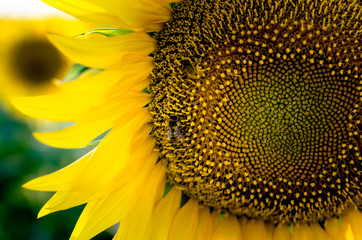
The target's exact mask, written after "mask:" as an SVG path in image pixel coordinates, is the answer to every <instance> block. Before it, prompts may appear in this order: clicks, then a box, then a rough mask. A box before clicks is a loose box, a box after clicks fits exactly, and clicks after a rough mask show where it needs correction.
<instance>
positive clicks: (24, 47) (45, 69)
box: [12, 39, 64, 85]
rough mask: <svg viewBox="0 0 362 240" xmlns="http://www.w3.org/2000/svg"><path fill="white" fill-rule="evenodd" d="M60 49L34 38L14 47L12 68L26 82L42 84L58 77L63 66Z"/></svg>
mask: <svg viewBox="0 0 362 240" xmlns="http://www.w3.org/2000/svg"><path fill="white" fill-rule="evenodd" d="M63 64H64V63H63V59H62V57H61V55H60V53H59V51H58V50H57V49H56V48H55V47H54V46H53V45H52V44H51V43H50V42H48V41H45V40H42V39H32V40H30V41H23V42H20V43H18V45H16V46H15V47H14V49H13V54H12V68H13V69H12V70H13V71H14V72H16V73H17V74H18V75H19V76H20V77H21V79H22V80H24V82H25V83H26V84H32V85H40V84H43V83H46V82H49V81H50V80H52V78H54V77H56V75H57V74H58V73H59V71H60V70H61V68H62V66H63Z"/></svg>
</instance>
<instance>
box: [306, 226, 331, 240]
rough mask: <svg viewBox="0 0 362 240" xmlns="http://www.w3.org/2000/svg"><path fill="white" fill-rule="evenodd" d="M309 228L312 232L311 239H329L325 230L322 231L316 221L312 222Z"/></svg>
mask: <svg viewBox="0 0 362 240" xmlns="http://www.w3.org/2000/svg"><path fill="white" fill-rule="evenodd" d="M309 228H310V230H311V232H312V234H313V240H331V238H330V237H329V236H328V234H327V233H326V231H324V229H323V228H322V227H321V226H320V225H319V224H318V223H312V224H311V225H310V226H309Z"/></svg>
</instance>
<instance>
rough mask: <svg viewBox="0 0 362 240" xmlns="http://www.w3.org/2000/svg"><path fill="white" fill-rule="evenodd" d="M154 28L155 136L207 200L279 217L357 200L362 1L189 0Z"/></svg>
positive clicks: (172, 165)
mask: <svg viewBox="0 0 362 240" xmlns="http://www.w3.org/2000/svg"><path fill="white" fill-rule="evenodd" d="M173 8H174V14H173V16H172V19H171V20H170V21H169V22H167V23H165V26H164V28H163V30H161V31H160V32H158V33H155V35H154V38H155V39H156V40H157V41H158V46H157V48H156V50H155V51H154V52H153V57H154V59H155V68H154V70H153V71H152V73H151V85H150V87H149V91H150V92H151V94H152V95H153V100H152V102H151V103H150V105H149V107H150V111H151V115H152V118H151V121H152V123H154V127H153V130H152V133H151V134H152V135H153V136H154V137H155V139H156V142H157V148H158V150H159V151H160V161H162V162H163V163H164V164H165V165H166V166H167V175H168V178H169V181H171V182H172V183H174V184H175V185H176V186H177V187H178V188H179V189H182V190H183V192H184V193H185V194H186V195H188V196H189V197H191V198H195V199H197V200H198V201H199V203H200V204H203V205H205V206H209V207H212V208H214V209H217V210H220V211H223V212H229V213H231V214H236V215H239V216H241V215H246V216H249V217H251V218H258V219H263V220H266V221H270V222H273V223H280V222H281V223H297V222H316V221H323V220H324V219H326V218H328V217H331V216H336V215H341V214H343V213H344V212H345V211H347V210H348V209H350V208H357V207H361V206H362V194H361V181H360V180H361V169H362V167H361V161H362V158H361V148H362V141H361V137H362V125H361V120H362V119H361V111H362V108H361V106H362V103H361V96H362V92H361V89H362V86H361V80H360V79H361V78H362V66H361V64H362V49H361V48H362V46H361V35H362V25H361V24H358V23H361V21H362V6H361V5H360V4H359V3H358V1H349V0H334V1H313V0H312V1H309V0H308V1H307V0H299V1H293V0H292V1H269V0H260V1H251V0H249V1H241V0H225V1H217V0H184V1H181V2H179V3H177V4H176V5H174V7H173Z"/></svg>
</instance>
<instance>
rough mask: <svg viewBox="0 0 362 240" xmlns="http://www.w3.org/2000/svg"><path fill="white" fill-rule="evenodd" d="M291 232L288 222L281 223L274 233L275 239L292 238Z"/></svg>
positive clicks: (287, 239)
mask: <svg viewBox="0 0 362 240" xmlns="http://www.w3.org/2000/svg"><path fill="white" fill-rule="evenodd" d="M291 237H292V236H291V232H290V230H289V227H288V226H287V225H286V224H281V223H280V224H279V225H278V226H277V227H276V228H275V230H274V234H273V240H289V239H291Z"/></svg>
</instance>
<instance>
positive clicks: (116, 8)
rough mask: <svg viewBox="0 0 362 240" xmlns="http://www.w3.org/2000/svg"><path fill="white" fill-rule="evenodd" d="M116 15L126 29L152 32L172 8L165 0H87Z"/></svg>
mask: <svg viewBox="0 0 362 240" xmlns="http://www.w3.org/2000/svg"><path fill="white" fill-rule="evenodd" d="M89 2H92V3H94V4H97V5H99V6H101V7H103V8H104V9H107V10H108V11H109V12H111V13H113V14H114V15H117V16H118V17H119V18H120V19H122V20H123V22H124V23H125V24H126V26H127V28H128V29H132V30H136V31H146V32H154V31H159V30H161V27H162V23H164V22H166V21H168V20H169V18H170V16H171V13H172V9H171V7H170V5H169V4H168V1H165V0H133V1H132V4H129V1H128V0H119V1H112V0H104V1H98V0H89Z"/></svg>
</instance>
